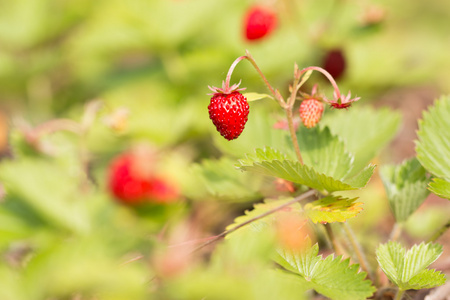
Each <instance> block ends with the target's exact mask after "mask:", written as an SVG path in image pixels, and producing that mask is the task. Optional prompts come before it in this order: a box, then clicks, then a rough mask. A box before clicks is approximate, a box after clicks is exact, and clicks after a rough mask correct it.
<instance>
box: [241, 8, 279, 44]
mask: <svg viewBox="0 0 450 300" xmlns="http://www.w3.org/2000/svg"><path fill="white" fill-rule="evenodd" d="M277 23H278V17H277V14H276V13H275V12H274V11H273V10H272V9H271V8H268V7H263V6H254V7H251V8H250V9H249V10H248V11H247V14H246V16H245V21H244V26H245V37H246V38H247V40H249V41H254V40H259V39H261V38H263V37H265V36H267V35H268V34H269V33H271V32H272V31H273V30H274V29H275V28H276V27H277Z"/></svg>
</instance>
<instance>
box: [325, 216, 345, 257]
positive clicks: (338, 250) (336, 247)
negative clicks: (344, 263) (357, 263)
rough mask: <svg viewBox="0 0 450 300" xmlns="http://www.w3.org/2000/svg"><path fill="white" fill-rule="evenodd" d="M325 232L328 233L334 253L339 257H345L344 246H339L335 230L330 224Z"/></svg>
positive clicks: (326, 226)
mask: <svg viewBox="0 0 450 300" xmlns="http://www.w3.org/2000/svg"><path fill="white" fill-rule="evenodd" d="M324 226H325V230H326V232H327V236H328V239H329V240H330V242H331V244H332V246H333V248H334V252H336V254H337V255H344V250H343V249H342V246H341V245H340V244H339V242H338V241H337V239H336V236H335V235H334V232H333V229H332V228H331V225H330V224H329V223H327V224H325V225H324Z"/></svg>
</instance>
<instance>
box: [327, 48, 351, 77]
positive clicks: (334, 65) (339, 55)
mask: <svg viewBox="0 0 450 300" xmlns="http://www.w3.org/2000/svg"><path fill="white" fill-rule="evenodd" d="M322 66H323V68H324V69H325V70H326V71H327V72H328V73H330V74H331V76H333V78H334V79H335V80H338V79H339V78H341V77H342V76H343V75H344V72H345V69H346V67H347V62H346V60H345V56H344V53H343V51H342V50H341V49H332V50H330V51H328V53H327V54H326V55H325V58H324V60H323V63H322Z"/></svg>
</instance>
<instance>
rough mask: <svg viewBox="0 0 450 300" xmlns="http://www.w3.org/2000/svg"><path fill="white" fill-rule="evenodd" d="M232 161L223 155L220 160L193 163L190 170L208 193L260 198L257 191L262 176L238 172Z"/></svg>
mask: <svg viewBox="0 0 450 300" xmlns="http://www.w3.org/2000/svg"><path fill="white" fill-rule="evenodd" d="M233 163H234V161H233V160H231V159H229V158H225V157H224V158H221V159H220V160H209V159H205V160H203V161H202V162H201V164H195V165H194V166H193V167H192V171H193V173H194V175H195V176H197V177H198V179H199V181H200V182H202V183H203V185H204V186H205V188H206V189H207V191H208V193H209V194H210V195H213V196H214V197H217V198H219V199H224V200H229V201H250V200H255V199H257V198H260V197H261V195H260V193H259V192H258V191H259V190H260V187H261V185H262V178H261V177H260V176H255V175H254V174H249V173H243V172H239V171H238V170H236V168H235V167H234V165H233Z"/></svg>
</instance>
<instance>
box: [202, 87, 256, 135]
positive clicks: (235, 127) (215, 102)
mask: <svg viewBox="0 0 450 300" xmlns="http://www.w3.org/2000/svg"><path fill="white" fill-rule="evenodd" d="M208 111H209V118H210V119H211V120H212V122H213V124H214V125H215V126H216V128H217V131H218V132H219V133H220V134H221V135H222V136H223V137H224V138H226V139H227V140H229V141H231V140H234V139H236V138H237V137H239V135H240V134H241V133H242V131H243V130H244V127H245V123H247V120H248V113H249V105H248V102H247V99H246V98H245V97H244V96H243V95H242V94H241V93H240V92H239V91H236V90H235V91H233V92H231V93H221V92H217V93H215V94H213V96H212V98H211V101H210V103H209V106H208Z"/></svg>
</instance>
